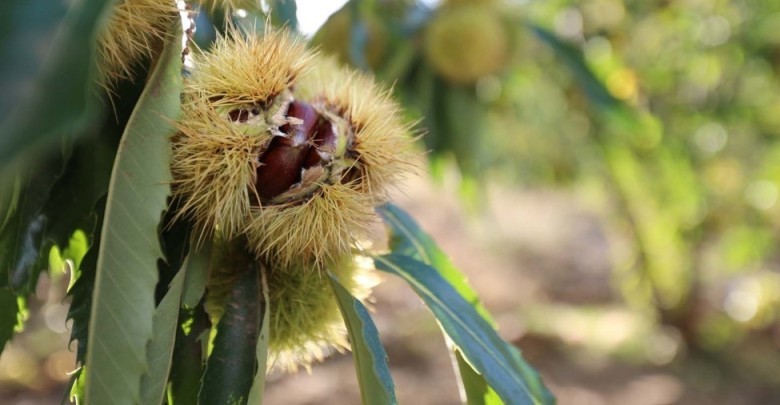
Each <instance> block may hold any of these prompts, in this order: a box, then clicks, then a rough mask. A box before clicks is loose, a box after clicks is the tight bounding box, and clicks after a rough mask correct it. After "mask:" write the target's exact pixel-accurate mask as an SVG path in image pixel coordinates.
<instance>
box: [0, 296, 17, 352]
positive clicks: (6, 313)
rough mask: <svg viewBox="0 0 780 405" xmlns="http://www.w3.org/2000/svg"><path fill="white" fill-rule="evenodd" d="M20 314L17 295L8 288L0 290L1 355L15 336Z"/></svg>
mask: <svg viewBox="0 0 780 405" xmlns="http://www.w3.org/2000/svg"><path fill="white" fill-rule="evenodd" d="M18 312H19V305H18V303H17V300H16V295H15V294H14V293H13V292H12V291H11V290H9V289H8V288H0V353H2V352H3V349H5V344H6V342H8V341H9V340H11V337H12V336H13V334H14V329H15V328H16V325H17V319H18Z"/></svg>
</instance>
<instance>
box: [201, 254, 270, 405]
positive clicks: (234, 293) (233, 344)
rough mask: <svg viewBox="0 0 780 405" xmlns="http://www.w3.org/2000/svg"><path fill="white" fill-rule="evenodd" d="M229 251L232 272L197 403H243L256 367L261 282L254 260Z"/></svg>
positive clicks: (247, 395)
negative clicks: (231, 282) (230, 282)
mask: <svg viewBox="0 0 780 405" xmlns="http://www.w3.org/2000/svg"><path fill="white" fill-rule="evenodd" d="M239 250H241V248H236V250H234V251H233V254H231V256H232V258H233V259H232V260H233V264H234V266H233V268H234V269H235V271H237V272H239V274H237V275H236V277H235V281H234V283H233V286H232V287H231V288H230V295H229V297H228V299H227V302H226V305H225V313H224V314H223V315H222V318H221V319H220V321H219V323H218V324H217V336H216V337H215V338H214V348H213V351H212V353H211V355H210V356H209V359H208V362H207V364H206V370H205V373H204V374H203V381H202V384H201V389H200V393H199V394H198V403H200V404H245V403H246V402H247V400H248V398H249V389H250V388H251V386H252V379H253V378H254V375H255V372H256V371H257V359H256V358H255V346H256V345H257V339H258V335H259V333H260V325H261V323H262V312H261V311H263V309H262V308H263V307H264V303H263V302H262V294H261V291H262V286H261V285H260V269H259V266H258V265H257V263H256V262H254V261H253V260H252V259H250V258H249V257H248V253H243V256H244V257H243V258H241V259H239V257H240V256H241V255H242V253H241V252H240V251H239Z"/></svg>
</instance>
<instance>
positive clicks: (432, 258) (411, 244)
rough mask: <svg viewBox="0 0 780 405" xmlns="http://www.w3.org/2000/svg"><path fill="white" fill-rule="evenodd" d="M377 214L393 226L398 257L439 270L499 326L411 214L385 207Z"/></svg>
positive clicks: (461, 293) (391, 246)
mask: <svg viewBox="0 0 780 405" xmlns="http://www.w3.org/2000/svg"><path fill="white" fill-rule="evenodd" d="M377 211H378V212H379V215H381V216H382V218H383V219H384V221H385V223H386V224H387V225H389V226H390V230H391V239H390V249H391V250H392V251H393V252H394V253H398V254H401V255H405V256H409V257H412V258H415V259H417V260H419V261H421V262H423V263H425V264H428V265H430V266H431V267H433V268H435V269H436V271H438V272H439V274H440V275H441V276H442V277H444V279H446V280H447V282H449V283H450V285H451V286H452V287H454V288H455V290H456V291H457V292H458V294H460V295H461V296H462V297H463V298H464V299H465V300H466V301H468V302H469V303H471V305H472V306H473V307H474V309H476V310H477V312H478V313H479V314H480V315H481V316H482V317H483V318H485V319H486V320H487V321H488V322H490V323H491V324H495V321H494V320H493V318H492V317H491V315H490V313H489V312H488V310H487V309H486V308H485V306H484V305H483V304H482V302H481V300H480V299H479V296H478V295H477V293H476V292H475V291H474V289H473V288H472V287H471V285H469V283H468V280H467V279H466V276H464V275H463V273H461V272H460V270H458V268H457V267H455V265H454V264H452V261H451V260H450V258H449V257H447V254H446V253H444V251H442V250H441V249H440V248H439V246H438V245H437V244H436V242H434V240H433V238H431V237H430V236H429V235H428V234H427V233H425V231H423V230H422V229H421V228H420V226H419V225H418V224H417V223H416V222H415V221H414V219H412V217H411V216H409V214H407V213H406V212H404V210H402V209H401V208H399V207H397V206H396V205H394V204H385V205H383V206H381V207H380V208H379V209H378V210H377Z"/></svg>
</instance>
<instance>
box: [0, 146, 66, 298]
mask: <svg viewBox="0 0 780 405" xmlns="http://www.w3.org/2000/svg"><path fill="white" fill-rule="evenodd" d="M68 154H69V152H67V151H64V150H63V151H56V152H54V153H47V154H42V155H39V156H37V159H40V160H41V162H40V163H39V164H37V165H36V166H35V167H32V165H25V166H24V167H20V168H18V169H17V170H16V172H15V173H8V172H6V173H5V177H4V178H3V179H2V180H3V182H4V184H3V186H2V187H1V188H2V189H0V192H3V193H4V194H6V193H7V194H11V196H10V197H9V198H8V200H6V202H5V205H6V207H5V210H6V211H5V212H4V213H3V217H5V218H4V221H3V225H2V226H0V287H3V286H6V285H10V286H11V288H12V289H14V290H19V293H21V294H26V293H28V292H30V291H31V290H32V288H33V285H34V282H35V279H36V278H37V277H36V276H37V274H38V272H39V270H40V269H41V268H44V267H45V266H46V264H45V260H43V259H44V257H43V256H42V255H41V250H42V249H43V247H44V240H45V237H44V235H45V231H46V223H47V220H48V216H47V215H46V214H45V213H44V212H43V207H44V206H45V205H46V203H47V201H48V200H49V195H50V193H51V189H52V187H53V186H54V184H55V183H56V182H57V180H58V179H59V177H60V176H61V175H62V170H63V166H64V164H65V160H66V159H67V155H68ZM37 159H36V161H37Z"/></svg>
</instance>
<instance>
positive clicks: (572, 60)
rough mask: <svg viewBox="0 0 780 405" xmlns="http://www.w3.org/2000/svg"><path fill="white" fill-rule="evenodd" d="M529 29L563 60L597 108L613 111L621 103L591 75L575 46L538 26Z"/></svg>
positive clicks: (583, 58) (530, 26) (578, 49)
mask: <svg viewBox="0 0 780 405" xmlns="http://www.w3.org/2000/svg"><path fill="white" fill-rule="evenodd" d="M529 28H530V29H531V31H533V33H534V34H535V35H536V37H537V38H539V39H540V40H541V41H542V42H543V43H544V44H546V45H548V46H549V47H550V49H552V50H553V52H555V54H556V55H557V56H558V57H559V58H561V60H563V62H564V64H565V65H566V66H568V67H569V70H571V72H572V73H573V74H574V77H575V78H576V79H577V81H578V82H579V83H580V85H581V86H582V88H583V90H584V91H585V94H586V95H587V96H588V98H589V99H590V100H591V101H592V102H593V103H595V104H596V106H597V107H599V108H604V109H614V108H618V107H619V106H621V105H622V104H623V103H622V102H621V101H620V100H618V99H616V98H615V97H614V96H613V95H612V93H610V92H609V90H608V89H607V87H606V86H605V85H604V83H602V82H601V80H599V79H598V77H596V75H595V74H593V71H592V70H591V69H590V67H588V63H587V62H586V61H585V57H584V56H583V54H582V50H581V49H580V48H578V47H576V46H575V45H572V44H570V43H567V42H565V41H564V40H562V39H560V38H558V36H557V35H555V34H554V33H553V32H550V31H549V30H546V29H544V28H542V27H540V26H538V25H533V24H531V25H529Z"/></svg>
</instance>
